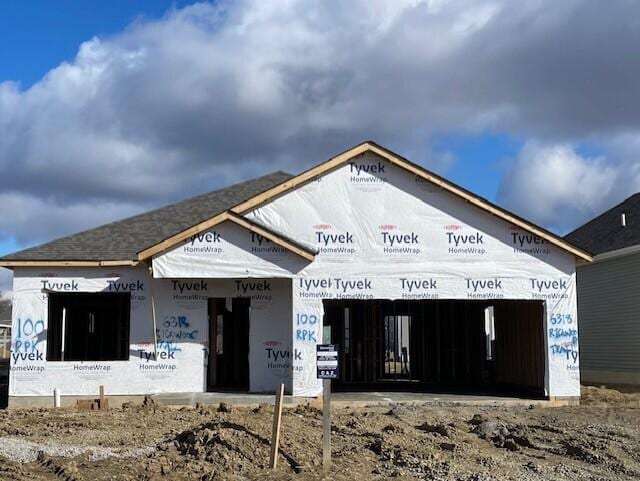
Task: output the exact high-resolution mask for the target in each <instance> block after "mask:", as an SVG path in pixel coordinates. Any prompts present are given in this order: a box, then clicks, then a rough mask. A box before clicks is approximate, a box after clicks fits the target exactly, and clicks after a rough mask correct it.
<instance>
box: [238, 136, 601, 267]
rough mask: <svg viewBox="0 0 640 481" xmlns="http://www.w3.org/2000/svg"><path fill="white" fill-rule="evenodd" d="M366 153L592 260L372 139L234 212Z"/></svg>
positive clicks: (243, 210) (254, 206)
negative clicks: (372, 154)
mask: <svg viewBox="0 0 640 481" xmlns="http://www.w3.org/2000/svg"><path fill="white" fill-rule="evenodd" d="M366 152H373V153H374V154H376V155H378V156H380V157H382V158H384V159H386V160H388V161H389V162H391V163H392V164H394V165H396V166H398V167H400V168H402V169H404V170H406V171H409V172H411V173H412V174H414V175H416V176H418V177H420V178H422V179H425V180H427V181H429V182H431V183H432V184H434V185H437V186H438V187H440V188H442V189H444V190H446V191H448V192H450V193H452V194H454V195H456V196H458V197H460V198H462V199H464V200H465V201H467V202H469V203H470V204H473V205H475V206H476V207H479V208H480V209H482V210H484V211H486V212H488V213H490V214H492V215H495V216H496V217H499V218H501V219H503V220H505V221H507V222H509V223H510V224H512V225H515V226H517V227H519V228H521V229H523V230H525V231H528V232H530V233H532V234H535V235H536V236H538V237H540V238H541V239H544V240H546V241H548V242H549V243H551V244H553V245H555V246H556V247H559V248H561V249H562V250H565V251H567V252H569V253H571V254H572V255H574V256H576V257H577V258H579V259H582V260H584V261H587V262H591V260H592V257H591V256H590V255H589V254H587V253H586V252H583V251H581V250H580V249H577V248H575V247H574V246H572V245H571V244H569V243H567V242H565V241H563V240H562V239H559V238H557V237H555V236H553V235H551V234H549V233H547V232H544V231H543V230H541V229H539V228H538V227H536V226H534V225H532V224H530V223H529V222H526V221H524V220H522V219H519V218H517V217H515V216H513V215H511V214H509V213H507V212H505V211H504V210H502V209H499V208H497V207H495V206H493V205H491V204H488V203H486V202H485V201H483V200H482V199H480V198H478V197H476V196H474V195H471V194H470V193H469V192H467V191H465V190H463V189H461V188H459V187H457V186H456V185H454V184H451V183H450V182H447V181H445V180H443V179H441V178H439V177H436V176H433V175H431V174H429V172H427V171H425V170H424V169H422V168H421V167H418V166H415V165H413V164H412V163H410V162H408V161H406V160H405V159H402V158H400V157H398V156H396V155H393V154H391V153H390V152H388V151H386V150H385V149H381V148H380V147H378V146H377V145H374V144H371V143H369V142H365V143H363V144H360V145H358V146H356V147H354V148H353V149H351V150H348V151H346V152H343V153H342V154H340V155H337V156H336V157H333V158H331V159H329V160H328V161H327V162H325V163H323V164H320V165H318V166H316V167H314V168H312V169H309V170H307V171H305V172H303V173H302V174H300V175H298V176H295V177H294V178H292V179H290V180H287V181H285V182H283V183H282V184H279V185H277V186H275V187H272V188H271V189H269V190H267V191H266V192H263V193H262V194H259V195H257V196H255V197H252V198H251V199H248V200H246V201H245V202H243V203H241V204H239V205H237V206H236V207H234V208H233V209H232V212H235V213H236V214H244V213H246V212H247V211H249V210H251V209H254V208H256V207H258V206H260V205H262V204H264V203H266V202H268V201H270V200H272V199H273V198H275V197H277V196H279V195H282V194H284V193H286V192H289V191H290V190H293V189H295V188H296V187H298V186H300V185H301V184H304V183H306V182H308V181H310V180H312V179H314V178H316V177H318V176H320V175H323V174H324V173H326V172H328V171H330V170H332V169H335V168H337V167H340V166H341V165H342V164H344V163H346V162H348V161H349V160H350V159H352V158H354V157H356V156H358V155H361V154H364V153H366Z"/></svg>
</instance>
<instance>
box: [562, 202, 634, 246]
mask: <svg viewBox="0 0 640 481" xmlns="http://www.w3.org/2000/svg"><path fill="white" fill-rule="evenodd" d="M622 214H625V218H626V226H624V227H623V226H622ZM565 239H567V240H568V241H569V242H571V243H573V244H575V245H578V246H580V247H581V248H583V249H584V250H586V251H588V252H591V253H592V254H595V255H597V254H603V253H605V252H610V251H615V250H619V249H624V248H626V247H632V246H635V245H640V193H637V194H634V195H632V196H631V197H629V198H628V199H626V200H625V201H623V202H621V203H620V204H618V205H616V206H615V207H612V208H611V209H609V210H608V211H606V212H604V213H603V214H600V215H599V216H598V217H596V218H595V219H593V220H590V221H589V222H587V223H586V224H584V225H583V226H581V227H578V228H577V229H576V230H574V231H573V232H570V233H569V234H567V235H566V236H565Z"/></svg>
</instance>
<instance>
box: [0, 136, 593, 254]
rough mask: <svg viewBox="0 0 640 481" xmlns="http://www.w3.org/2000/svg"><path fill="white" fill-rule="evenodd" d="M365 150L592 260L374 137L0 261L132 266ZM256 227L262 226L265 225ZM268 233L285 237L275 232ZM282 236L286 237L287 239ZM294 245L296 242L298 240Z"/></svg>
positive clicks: (560, 239)
mask: <svg viewBox="0 0 640 481" xmlns="http://www.w3.org/2000/svg"><path fill="white" fill-rule="evenodd" d="M367 152H371V153H374V154H376V155H378V156H379V157H381V158H383V159H385V160H387V161H389V162H391V163H392V164H394V165H396V166H398V167H400V168H402V169H404V170H406V171H408V172H410V173H412V174H414V175H416V176H418V177H420V178H422V179H424V180H427V181H429V182H431V183H433V184H435V185H436V186H438V187H440V188H442V189H443V190H446V191H448V192H450V193H451V194H453V195H456V196H458V197H460V198H462V199H463V200H465V201H466V202H468V203H470V204H472V205H474V206H475V207H477V208H479V209H481V210H483V211H485V212H487V213H489V214H491V215H494V216H496V217H499V218H501V219H503V220H505V221H506V222H508V223H510V224H512V225H514V226H516V227H518V228H520V229H522V230H524V231H527V232H529V233H531V234H534V235H536V236H538V237H540V238H542V239H544V240H546V241H547V242H549V243H550V244H553V245H555V246H557V247H559V248H560V249H562V250H564V251H566V252H569V253H570V254H572V255H574V256H576V257H577V258H580V259H583V260H586V261H591V256H590V255H589V254H588V253H587V252H585V251H584V250H582V249H580V248H578V247H576V246H574V245H572V244H571V243H570V242H568V241H567V240H564V239H563V238H562V237H559V236H557V235H555V234H553V233H552V232H549V231H548V230H546V229H543V228H542V227H539V226H537V225H535V224H533V223H531V222H528V221H526V220H525V219H523V218H521V217H519V216H517V215H515V214H513V213H511V212H509V211H507V210H505V209H502V208H501V207H499V206H497V205H495V204H493V203H491V202H490V201H488V200H487V199H484V198H482V197H480V196H478V195H476V194H474V193H472V192H470V191H468V190H466V189H464V188H462V187H460V186H458V185H456V184H454V183H452V182H450V181H448V180H446V179H444V178H443V177H440V176H439V175H437V174H435V173H433V172H431V171H428V170H426V169H424V168H422V167H420V166H419V165H417V164H414V163H412V162H410V161H409V160H407V159H405V158H404V157H401V156H399V155H398V154H396V153H394V152H392V151H390V150H388V149H385V148H384V147H381V146H379V145H377V144H376V143H375V142H371V141H367V142H363V143H362V144H359V145H357V146H355V147H353V148H351V149H349V150H347V151H345V152H343V153H341V154H338V155H337V156H335V157H332V158H331V159H329V160H327V161H326V162H323V163H321V164H319V165H318V166H316V167H313V168H311V169H309V170H306V171H305V172H302V173H301V174H299V175H296V176H291V175H290V174H286V173H284V172H276V173H274V174H270V175H267V176H264V177H260V178H258V179H254V180H250V181H247V182H244V183H241V184H236V185H233V186H231V187H227V188H226V189H221V190H218V191H215V192H211V193H209V194H204V195H202V196H198V197H194V198H192V199H187V200H185V201H183V202H180V203H178V204H173V205H170V206H167V207H163V208H161V209H158V210H156V211H152V212H149V213H146V214H141V215H139V216H135V217H131V218H129V219H125V220H123V221H119V222H114V223H112V224H107V225H106V226H102V227H98V228H97V229H92V230H90V231H86V232H83V233H80V234H76V235H73V236H69V237H66V238H63V239H60V240H58V241H53V242H50V243H48V244H45V245H43V246H40V247H35V248H32V249H27V250H25V251H22V252H18V253H17V254H12V255H9V256H5V257H3V258H0V266H5V267H12V266H17V265H21V266H25V265H28V262H33V261H39V264H38V265H47V263H50V264H51V265H134V264H136V263H137V262H139V261H144V260H146V259H149V258H150V257H152V256H154V255H157V254H159V253H161V252H163V251H166V250H167V249H170V248H171V247H173V246H175V245H177V244H179V243H180V242H182V241H184V240H186V239H188V238H189V237H190V236H192V235H195V234H197V233H200V232H203V231H205V230H208V229H210V228H211V227H213V226H215V225H217V224H219V223H220V222H222V221H224V220H226V219H227V218H228V217H227V216H226V214H228V213H229V212H230V213H233V214H237V215H239V216H242V215H243V214H245V213H247V212H249V211H251V210H253V209H256V208H258V207H259V206H261V205H263V204H265V203H267V202H269V201H271V200H273V199H275V198H277V197H279V196H281V195H284V194H286V193H287V192H290V191H291V190H293V189H296V188H298V187H300V186H302V185H304V184H306V183H307V182H309V181H312V180H313V179H315V178H317V177H318V176H320V175H323V174H325V173H328V172H330V171H332V170H334V169H336V168H339V167H340V166H342V165H344V164H346V163H347V162H348V161H349V160H351V159H353V158H354V157H357V156H360V155H362V154H365V153H367ZM245 220H246V219H245ZM260 227H261V228H262V229H266V228H265V227H264V226H260ZM272 234H273V235H275V236H278V237H280V238H281V239H286V237H283V236H282V235H280V234H277V233H275V232H272ZM286 240H287V241H290V239H286ZM298 246H299V247H301V246H300V245H299V244H298Z"/></svg>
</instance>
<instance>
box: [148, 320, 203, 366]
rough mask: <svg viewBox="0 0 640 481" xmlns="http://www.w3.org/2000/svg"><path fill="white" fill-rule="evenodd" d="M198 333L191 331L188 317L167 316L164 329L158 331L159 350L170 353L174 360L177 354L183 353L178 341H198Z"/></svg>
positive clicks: (194, 330)
mask: <svg viewBox="0 0 640 481" xmlns="http://www.w3.org/2000/svg"><path fill="white" fill-rule="evenodd" d="M198 332H199V331H198V330H197V329H191V325H190V323H189V320H188V319H187V316H166V317H165V318H164V320H163V321H162V327H160V328H158V329H156V335H157V337H158V348H159V349H160V350H161V351H164V352H167V353H169V354H170V355H171V359H173V358H174V355H175V353H176V352H182V348H181V347H180V345H179V344H178V341H182V340H189V339H192V340H196V339H197V338H198Z"/></svg>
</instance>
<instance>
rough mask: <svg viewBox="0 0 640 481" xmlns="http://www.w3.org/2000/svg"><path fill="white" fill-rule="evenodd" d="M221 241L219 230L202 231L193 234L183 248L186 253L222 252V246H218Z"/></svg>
mask: <svg viewBox="0 0 640 481" xmlns="http://www.w3.org/2000/svg"><path fill="white" fill-rule="evenodd" d="M220 241H221V237H220V234H219V233H218V232H216V231H212V232H202V233H200V234H196V235H192V236H191V237H190V238H189V241H188V242H187V244H186V245H185V246H184V248H183V249H184V252H185V253H186V254H221V253H222V247H219V246H218V244H220Z"/></svg>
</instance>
